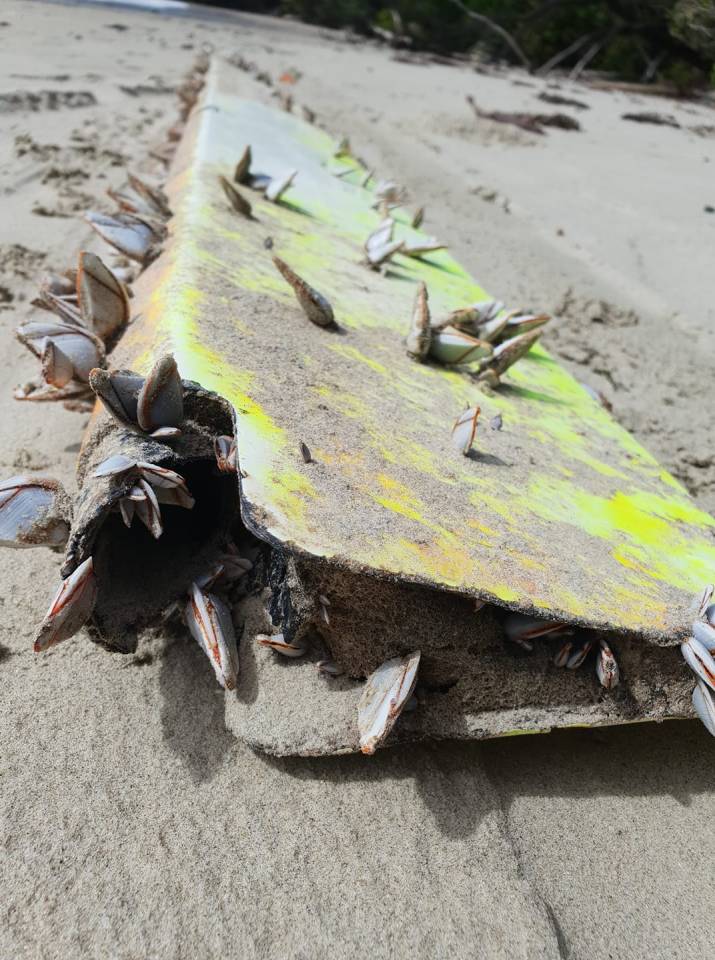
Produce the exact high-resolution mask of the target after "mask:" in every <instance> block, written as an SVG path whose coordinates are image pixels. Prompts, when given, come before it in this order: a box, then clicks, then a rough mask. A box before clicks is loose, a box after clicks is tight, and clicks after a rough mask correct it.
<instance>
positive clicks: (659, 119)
mask: <svg viewBox="0 0 715 960" xmlns="http://www.w3.org/2000/svg"><path fill="white" fill-rule="evenodd" d="M621 120H634V121H635V122H636V123H655V124H657V125H658V126H659V127H676V128H677V129H680V124H679V123H678V121H677V120H676V119H675V117H673V116H671V114H669V113H654V112H651V111H649V110H643V111H641V112H640V113H623V114H621Z"/></svg>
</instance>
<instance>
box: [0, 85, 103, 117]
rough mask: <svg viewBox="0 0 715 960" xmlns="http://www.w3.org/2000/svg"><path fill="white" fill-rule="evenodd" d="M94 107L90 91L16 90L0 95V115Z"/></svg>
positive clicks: (92, 95) (94, 102)
mask: <svg viewBox="0 0 715 960" xmlns="http://www.w3.org/2000/svg"><path fill="white" fill-rule="evenodd" d="M96 105H97V98H96V97H95V95H94V94H93V93H92V92H91V91H90V90H34V91H29V90H18V91H15V92H13V93H3V94H0V114H3V113H28V112H30V111H32V112H35V113H37V112H39V111H41V110H68V109H69V110H76V109H77V108H78V107H95V106H96Z"/></svg>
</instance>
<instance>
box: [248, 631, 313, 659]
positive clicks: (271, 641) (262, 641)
mask: <svg viewBox="0 0 715 960" xmlns="http://www.w3.org/2000/svg"><path fill="white" fill-rule="evenodd" d="M256 643H257V644H258V645H259V646H261V647H268V648H269V649H270V650H275V652H276V653H280V654H282V656H284V657H302V656H303V655H304V654H305V653H307V648H306V647H301V646H300V645H299V644H297V643H291V642H290V641H288V640H286V639H285V637H284V636H283V634H282V633H274V634H272V635H270V636H269V635H268V634H266V633H259V634H258V635H257V636H256Z"/></svg>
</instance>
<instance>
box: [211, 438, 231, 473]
mask: <svg viewBox="0 0 715 960" xmlns="http://www.w3.org/2000/svg"><path fill="white" fill-rule="evenodd" d="M214 455H215V457H216V466H217V467H218V469H219V471H220V472H221V473H235V472H236V438H235V437H228V436H221V437H216V438H215V439H214Z"/></svg>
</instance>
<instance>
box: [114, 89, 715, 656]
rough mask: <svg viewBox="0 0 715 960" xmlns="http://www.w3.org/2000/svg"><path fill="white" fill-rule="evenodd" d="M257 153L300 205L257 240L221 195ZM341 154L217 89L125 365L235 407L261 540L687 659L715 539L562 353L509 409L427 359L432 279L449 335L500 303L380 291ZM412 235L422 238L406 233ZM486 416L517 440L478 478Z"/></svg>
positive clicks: (145, 286) (448, 282) (440, 265)
mask: <svg viewBox="0 0 715 960" xmlns="http://www.w3.org/2000/svg"><path fill="white" fill-rule="evenodd" d="M247 143H250V144H251V148H252V151H253V158H254V160H253V170H254V172H256V171H257V172H264V173H268V174H271V175H275V176H277V175H280V174H283V173H285V171H286V170H288V169H292V168H296V167H297V168H298V170H299V174H298V176H297V177H296V181H295V185H294V187H293V188H291V190H290V191H289V192H288V193H287V194H286V195H285V197H284V201H283V202H282V203H281V204H273V203H269V202H268V201H265V200H263V199H262V198H260V197H259V196H258V195H257V194H252V200H253V207H254V214H255V220H254V221H249V220H245V219H241V220H239V219H238V218H237V217H236V215H235V213H234V212H233V211H232V209H231V208H230V206H229V205H228V204H227V203H226V200H225V197H224V195H223V191H222V190H221V186H220V183H219V180H218V176H219V174H221V173H230V171H231V170H232V169H233V166H234V165H235V162H236V159H237V157H238V156H239V154H240V153H241V151H242V150H243V148H244V146H245V145H246V144H247ZM333 149H334V147H333V144H332V142H331V141H330V140H329V139H328V137H327V136H326V135H325V134H323V133H321V132H320V131H318V130H316V129H315V128H312V127H309V126H307V125H305V124H303V123H301V122H300V121H298V120H296V119H295V118H293V117H292V116H289V115H286V114H283V113H278V112H275V111H270V110H267V109H266V108H265V107H263V106H261V105H259V104H257V103H255V102H249V101H245V100H240V99H237V98H235V97H234V96H232V95H231V93H230V91H229V90H228V89H225V88H224V81H223V80H222V75H221V71H220V70H215V71H214V72H212V73H211V74H210V76H209V82H208V86H207V89H206V91H205V95H204V100H203V107H202V109H199V110H197V111H195V113H194V115H193V117H192V119H191V120H190V122H189V127H188V131H187V136H186V138H185V141H184V143H183V144H182V147H181V149H180V152H179V155H178V159H177V161H176V163H175V165H174V174H173V178H172V179H171V181H170V183H169V186H168V193H169V195H170V202H171V206H172V209H173V210H174V211H175V214H176V215H175V218H174V221H173V223H172V226H171V234H172V239H171V241H170V244H169V250H168V252H166V253H165V254H164V256H163V257H162V258H161V259H160V261H158V262H157V263H155V264H154V265H153V266H152V267H150V268H149V270H147V271H146V273H145V274H144V276H143V277H142V280H141V282H140V284H138V286H137V301H136V303H137V304H139V305H140V309H141V313H142V321H141V322H140V323H138V324H135V325H134V326H133V327H132V329H131V330H130V332H129V334H128V336H127V337H126V339H125V342H124V343H123V344H122V346H121V348H120V351H119V355H120V356H121V357H122V359H123V360H124V361H126V365H127V366H132V367H133V368H135V369H138V370H139V371H140V372H145V371H146V370H147V369H148V367H149V365H150V363H151V360H152V358H153V357H154V356H155V355H156V354H157V353H159V352H161V351H163V350H166V351H171V352H173V353H174V354H175V355H176V357H177V360H178V362H179V367H180V369H181V371H182V374H183V375H184V376H186V377H190V378H192V379H195V380H198V381H199V382H201V383H202V385H203V386H204V387H207V388H208V389H212V390H215V391H216V392H217V393H220V394H221V395H223V396H224V397H226V398H227V399H228V400H229V401H230V402H231V403H232V404H233V406H234V408H235V410H236V414H237V432H238V442H239V455H240V462H241V467H242V469H243V471H245V474H246V476H245V478H244V480H243V483H242V506H243V513H244V518H245V520H246V522H247V523H248V525H249V526H251V527H252V528H253V529H254V530H255V531H256V532H257V533H258V534H259V536H261V537H263V538H265V539H269V540H270V539H273V540H275V541H279V542H281V543H283V544H285V545H287V546H288V547H289V548H290V549H292V550H295V551H298V552H301V553H305V554H308V555H313V556H322V557H325V558H331V559H333V560H334V561H335V562H337V563H338V564H340V565H343V566H345V567H347V568H350V569H353V570H356V571H360V570H368V571H372V572H374V573H377V574H396V575H399V576H400V577H401V578H402V579H404V580H413V581H415V582H417V583H423V584H426V585H429V586H434V587H441V588H447V589H450V590H456V591H458V592H460V593H464V594H471V595H473V596H478V597H484V598H487V599H489V600H492V601H495V602H497V603H501V604H504V605H508V606H514V607H516V608H518V609H527V610H528V609H532V610H537V611H541V612H543V613H548V614H549V615H553V616H556V617H558V618H562V619H566V620H573V621H575V622H580V623H583V624H587V625H591V626H595V627H602V628H614V629H617V630H626V631H634V632H637V633H639V634H642V635H643V636H645V637H648V638H650V639H653V640H656V641H660V642H666V643H667V642H673V641H674V639H675V638H677V636H678V635H679V634H680V633H682V632H683V630H684V628H685V626H686V624H687V606H688V603H689V601H690V596H691V594H692V593H693V592H694V591H695V590H697V589H698V588H699V587H700V586H701V585H702V583H703V582H704V581H705V580H706V579H707V578H708V577H709V576H711V574H712V570H713V569H715V546H713V542H712V538H711V535H710V530H711V529H712V528H713V526H715V520H713V519H712V518H711V517H710V516H708V515H707V514H705V513H703V512H702V511H699V510H697V509H696V508H695V506H694V505H693V503H692V502H691V500H690V499H689V498H688V497H687V495H686V494H685V492H684V491H683V489H682V488H681V487H680V485H679V484H678V483H677V482H676V481H675V480H673V478H672V477H670V476H669V475H668V474H667V473H665V472H664V471H663V470H662V469H661V468H660V467H659V465H658V464H657V462H656V461H655V460H654V459H653V458H652V457H651V456H650V455H649V454H648V453H647V452H646V451H645V450H644V449H643V448H642V447H640V445H639V444H637V443H636V442H635V441H634V440H633V439H632V438H631V437H630V436H629V435H628V434H627V433H626V432H625V431H624V430H623V429H621V428H620V427H619V426H618V425H617V424H616V423H615V422H614V421H613V419H612V418H611V417H610V416H609V415H608V414H607V413H606V412H605V411H604V410H602V409H601V408H600V407H598V406H597V405H596V404H595V403H594V402H593V401H592V400H591V399H590V398H589V397H588V396H587V394H586V393H585V392H584V391H583V390H582V389H581V388H580V387H579V386H578V385H577V384H576V382H575V381H574V380H572V379H571V377H570V376H568V375H567V374H566V373H565V372H564V371H563V370H562V369H561V368H560V367H559V366H558V365H557V364H556V363H555V362H554V361H553V360H552V359H551V357H549V356H548V355H547V354H546V353H545V352H544V351H543V350H539V349H537V350H535V351H533V352H532V354H531V355H530V356H529V357H528V358H527V359H525V360H523V361H522V362H521V363H520V364H519V365H518V367H516V368H514V370H513V372H512V373H510V374H509V375H508V377H507V383H505V385H504V386H503V387H502V388H501V389H500V390H499V391H498V393H496V394H493V395H489V396H487V395H485V394H482V393H481V392H480V391H478V390H477V388H476V385H475V383H474V381H473V380H472V379H471V378H470V376H469V375H468V374H467V373H466V372H461V371H460V372H457V371H453V370H447V369H445V368H440V367H437V366H433V365H429V364H417V363H414V362H413V361H411V360H410V359H408V357H407V356H406V354H405V350H404V344H403V338H404V335H405V332H406V329H407V326H408V322H409V315H410V309H411V303H412V298H413V295H414V286H415V283H416V281H417V280H418V279H424V280H425V281H426V282H427V284H428V287H429V290H430V298H431V305H432V307H433V311H434V313H435V314H440V313H444V312H447V311H448V310H449V309H452V308H455V307H459V306H463V305H465V304H467V303H469V302H473V301H475V300H477V299H479V298H482V297H483V296H484V292H483V291H482V290H481V289H480V288H479V287H478V286H477V285H476V284H475V283H474V282H473V281H472V280H471V279H470V278H469V277H468V276H467V275H466V274H465V273H464V271H463V270H462V269H461V268H460V267H459V266H458V265H457V264H456V263H455V262H454V261H453V260H452V259H451V258H450V257H449V256H448V255H446V254H444V253H437V254H434V255H432V256H431V257H430V258H429V260H424V261H417V260H413V259H409V258H399V257H398V258H397V259H396V261H395V263H394V266H391V267H390V268H389V270H388V272H387V274H386V275H385V276H382V275H380V274H378V273H374V272H371V271H369V270H367V269H366V268H365V267H364V266H363V265H362V264H361V263H360V262H359V261H360V259H361V244H362V241H363V240H364V238H365V236H366V235H367V233H368V232H369V230H370V229H371V228H372V227H373V226H374V225H375V224H376V222H377V217H378V214H377V213H376V212H375V211H372V210H371V209H370V202H371V196H372V195H371V194H370V193H369V192H368V191H367V190H365V189H363V188H361V187H359V186H357V185H356V183H355V182H356V181H358V179H360V178H361V177H362V171H361V170H358V171H357V172H356V174H354V175H353V174H348V176H347V177H342V178H337V177H335V176H333V174H332V171H334V170H335V169H338V168H344V165H345V164H346V163H347V164H350V163H351V162H352V161H350V160H347V161H346V160H341V161H336V160H335V159H334V158H333V156H332V154H333ZM351 180H352V181H354V182H352V183H351V182H349V181H351ZM397 219H398V231H399V233H400V235H402V234H404V235H405V236H411V235H412V234H413V231H412V230H411V228H409V227H407V226H406V222H407V215H406V213H405V212H398V213H397ZM268 237H270V238H271V239H272V242H273V251H274V252H277V253H278V254H279V255H280V256H281V257H284V258H285V260H286V261H287V262H288V263H289V264H290V265H291V266H292V267H293V268H294V269H296V270H297V271H298V272H299V273H301V275H303V276H304V277H305V279H306V280H307V281H308V282H309V283H311V284H312V285H314V286H315V287H316V288H317V289H318V290H319V291H320V292H321V293H323V294H324V295H325V296H327V297H328V298H329V300H330V301H331V303H332V305H333V307H334V309H335V315H336V319H337V322H338V330H337V331H329V330H323V329H319V328H317V327H315V326H314V325H312V324H310V323H308V322H307V321H306V319H305V317H304V315H303V314H302V312H301V310H300V308H299V306H298V305H297V303H296V301H295V299H294V297H293V294H292V292H291V290H290V289H289V287H288V286H287V285H286V284H285V283H284V281H283V280H282V278H281V277H280V276H279V275H278V274H277V272H276V270H275V268H274V266H273V264H272V262H271V254H270V251H269V250H267V249H266V248H265V246H264V241H265V240H266V239H267V238H268ZM444 239H447V240H448V239H449V238H444ZM474 402H479V403H480V404H481V406H482V410H483V416H484V422H486V421H487V420H488V419H489V418H490V417H491V416H493V415H494V414H496V413H497V412H500V413H501V414H502V415H503V418H504V428H503V430H501V431H490V430H489V429H482V430H480V432H479V434H478V437H477V443H476V452H475V453H474V455H473V456H470V457H467V458H464V457H461V456H460V455H459V454H458V453H455V451H454V450H453V448H452V447H451V445H450V440H449V429H450V426H451V423H452V421H453V419H454V418H455V416H456V415H457V414H458V413H459V412H460V410H461V409H463V408H464V406H465V405H466V404H471V403H474ZM301 441H304V442H305V443H307V444H308V446H309V448H310V450H311V452H312V457H313V461H312V462H311V463H308V464H306V463H304V462H303V459H302V457H301V455H300V450H299V444H300V442H301Z"/></svg>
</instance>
